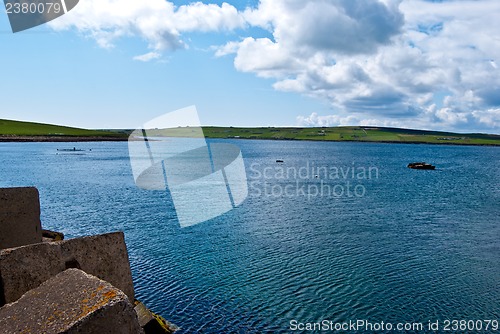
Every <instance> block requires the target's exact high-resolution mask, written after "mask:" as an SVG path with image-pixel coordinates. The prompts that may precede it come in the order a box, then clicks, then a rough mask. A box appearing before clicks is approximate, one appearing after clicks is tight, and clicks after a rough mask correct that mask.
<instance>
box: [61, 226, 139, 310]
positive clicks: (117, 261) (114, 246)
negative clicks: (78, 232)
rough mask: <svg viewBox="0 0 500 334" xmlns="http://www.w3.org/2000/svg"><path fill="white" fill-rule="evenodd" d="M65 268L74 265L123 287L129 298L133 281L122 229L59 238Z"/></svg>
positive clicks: (73, 266)
mask: <svg viewBox="0 0 500 334" xmlns="http://www.w3.org/2000/svg"><path fill="white" fill-rule="evenodd" d="M60 245H61V253H62V256H63V261H64V266H65V268H78V269H81V270H83V271H85V272H86V273H88V274H91V275H94V276H97V277H99V278H100V279H103V280H105V281H107V282H109V283H111V284H112V285H113V286H116V287H117V288H118V289H120V290H121V291H123V292H124V293H125V294H126V295H127V296H128V298H129V299H130V300H131V301H133V300H134V299H135V296H134V284H133V282H132V272H131V270H130V262H129V259H128V251H127V245H126V244H125V236H124V235H123V232H115V233H108V234H101V235H95V236H89V237H82V238H76V239H68V240H65V241H60Z"/></svg>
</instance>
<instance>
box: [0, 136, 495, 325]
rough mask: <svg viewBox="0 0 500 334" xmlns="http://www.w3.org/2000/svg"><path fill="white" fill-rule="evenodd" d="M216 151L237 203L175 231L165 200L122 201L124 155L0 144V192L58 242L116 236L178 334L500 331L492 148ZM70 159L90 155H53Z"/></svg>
mask: <svg viewBox="0 0 500 334" xmlns="http://www.w3.org/2000/svg"><path fill="white" fill-rule="evenodd" d="M225 142H232V143H234V144H236V145H238V146H240V147H241V150H242V152H243V156H244V158H245V164H246V167H247V173H248V178H249V182H250V185H251V189H250V196H249V197H248V198H247V200H246V201H245V202H244V203H243V204H242V205H241V206H240V207H238V208H236V209H234V210H232V211H230V212H228V213H226V214H224V215H223V216H220V217H218V218H215V219H212V220H211V221H208V222H205V223H202V224H199V225H196V226H193V227H190V228H185V229H181V228H180V227H179V226H178V223H177V220H176V216H175V211H174V209H173V205H172V203H171V201H170V197H169V195H168V193H167V192H159V191H157V192H151V191H146V190H141V189H138V188H137V187H136V186H135V184H134V180H133V177H132V174H131V170H130V163H129V160H128V152H127V144H126V143H74V144H73V143H69V144H61V143H0V186H29V185H34V186H37V187H38V188H39V190H40V194H41V198H40V200H41V206H42V223H43V226H44V227H45V228H48V229H54V230H58V231H61V232H63V233H65V234H66V236H67V237H76V236H82V235H89V234H96V233H105V232H111V231H115V230H122V231H124V232H125V235H126V241H127V246H128V249H129V253H130V260H131V265H132V271H133V278H134V283H135V286H136V294H137V297H138V299H140V300H142V301H143V302H145V303H146V304H147V305H148V306H149V307H151V308H152V309H153V310H154V311H156V312H158V313H160V314H162V315H163V316H164V317H165V318H167V319H168V320H170V321H172V322H173V323H175V324H177V325H179V326H180V327H181V328H182V330H183V331H182V332H183V333H193V332H197V331H199V332H200V331H202V332H204V333H265V332H269V333H277V332H289V327H290V321H292V320H294V319H295V320H297V321H299V322H317V321H321V320H325V319H326V320H331V321H335V322H344V321H349V320H358V319H366V320H369V321H372V322H381V321H384V322H393V323H398V322H422V323H424V324H426V325H427V323H428V321H429V320H431V321H436V320H441V321H444V320H445V319H458V320H462V319H465V320H469V319H472V320H477V319H499V318H500V302H499V301H500V238H499V237H500V219H499V217H500V209H499V208H500V205H499V204H500V190H499V189H500V181H499V180H500V178H499V176H500V164H499V162H500V148H497V147H458V146H436V145H395V144H393V145H390V144H368V143H367V144H360V143H321V142H298V141H297V142H295V141H293V142H289V141H245V140H236V141H225ZM73 146H76V147H77V148H82V149H92V151H86V152H77V153H81V154H76V153H70V154H61V152H59V153H60V154H56V153H57V148H66V147H70V148H72V147H73ZM276 159H283V160H284V163H283V164H277V163H276ZM414 161H427V162H430V163H433V164H435V165H436V166H437V170H435V171H424V170H410V169H408V168H406V164H407V163H409V162H414ZM301 167H303V170H302V171H303V174H302V176H304V177H300V176H296V177H294V175H288V178H287V177H282V175H283V174H279V173H280V172H281V170H280V168H283V169H287V168H288V171H289V172H291V171H293V170H295V171H298V170H299V169H300V168H301ZM317 167H321V168H325V169H326V170H328V171H329V172H331V171H334V170H335V168H336V169H337V171H339V173H340V177H339V178H335V177H334V176H335V175H333V174H332V175H330V174H325V173H323V171H324V170H322V169H320V170H318V169H314V168H317ZM369 167H372V172H373V173H372V174H371V176H370V175H368V174H366V175H364V176H363V175H359V176H362V177H358V175H357V174H356V175H355V176H354V177H353V175H352V174H348V175H347V174H345V177H342V174H341V173H342V171H344V172H345V171H352V168H355V170H356V172H359V171H360V170H362V169H363V168H366V169H368V168H369ZM349 168H351V169H349ZM360 168H361V169H360ZM306 169H307V170H309V172H308V173H307V174H308V175H305V174H306V173H305V170H306ZM318 171H319V172H318ZM264 172H266V174H265V175H264ZM259 173H260V174H261V175H259ZM289 174H290V173H289ZM316 175H317V177H316ZM259 176H260V177H259ZM321 184H323V185H324V186H323V187H324V189H327V188H326V185H328V186H330V190H331V189H332V187H335V186H337V187H336V188H335V190H336V192H335V193H326V194H325V193H323V195H321V194H316V190H318V189H320V186H321ZM287 186H288V188H286V187H287ZM356 186H358V187H357V188H355V187H356ZM308 187H309V188H308ZM349 187H350V188H349ZM348 188H349V189H350V190H349V189H348ZM285 189H287V190H288V191H287V192H285ZM300 189H302V191H300ZM355 189H357V192H352V191H354V190H355ZM327 190H328V189H327ZM341 190H342V191H343V193H342V194H341ZM348 190H349V191H351V192H350V193H348ZM258 191H261V193H260V196H258V195H259V193H258ZM266 191H267V192H268V193H267V195H266V193H265V192H266ZM280 191H283V193H281V194H280V193H279V192H280ZM202 209H203V208H200V210H202ZM484 332H485V331H483V333H484Z"/></svg>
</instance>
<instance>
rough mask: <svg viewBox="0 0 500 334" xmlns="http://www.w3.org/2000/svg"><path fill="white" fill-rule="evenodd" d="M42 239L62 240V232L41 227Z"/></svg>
mask: <svg viewBox="0 0 500 334" xmlns="http://www.w3.org/2000/svg"><path fill="white" fill-rule="evenodd" d="M42 239H43V241H45V242H50V241H61V240H64V233H61V232H55V231H50V230H44V229H42Z"/></svg>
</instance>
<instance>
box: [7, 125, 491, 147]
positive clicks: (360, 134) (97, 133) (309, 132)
mask: <svg viewBox="0 0 500 334" xmlns="http://www.w3.org/2000/svg"><path fill="white" fill-rule="evenodd" d="M193 131H194V130H193V129H190V128H174V129H169V130H168V131H167V133H168V135H169V136H177V137H190V136H193V133H195V132H193ZM131 132H132V130H86V129H79V128H72V127H66V126H59V125H51V124H42V123H31V122H20V121H10V120H2V119H0V139H1V138H14V139H15V138H16V137H33V140H34V141H36V138H37V137H45V139H47V138H49V139H50V138H54V139H56V138H59V139H60V138H71V137H80V138H108V139H117V140H126V139H127V137H128V135H129V134H130V133H131ZM203 132H204V135H205V137H207V138H240V139H275V140H319V141H358V142H389V143H429V144H455V145H497V146H500V135H492V134H480V133H467V134H459V133H453V132H440V131H424V130H410V129H399V128H386V127H373V126H340V127H321V128H319V127H316V128H292V127H287V128H281V127H261V128H235V127H213V126H209V127H203ZM148 133H149V134H150V136H151V135H152V136H156V135H158V136H161V135H162V133H165V132H164V131H162V130H161V129H159V130H149V131H148Z"/></svg>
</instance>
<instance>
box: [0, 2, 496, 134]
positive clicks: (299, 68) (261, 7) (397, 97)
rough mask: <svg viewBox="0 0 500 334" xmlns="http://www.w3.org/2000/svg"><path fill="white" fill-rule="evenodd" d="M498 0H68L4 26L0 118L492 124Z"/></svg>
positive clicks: (0, 30) (2, 20)
mask: <svg viewBox="0 0 500 334" xmlns="http://www.w3.org/2000/svg"><path fill="white" fill-rule="evenodd" d="M499 13H500V2H498V1H496V0H491V1H490V0H483V1H467V0H461V1H458V0H457V1H442V2H434V1H423V0H402V1H401V0H362V1H361V0H311V1H306V2H304V1H298V0H261V1H246V0H243V1H229V2H228V3H223V2H222V1H210V2H208V1H205V2H198V3H194V2H191V1H173V2H172V1H165V0H144V1H140V2H138V1H135V0H80V3H79V4H78V5H77V6H76V7H75V8H74V9H73V10H72V11H71V12H69V13H68V14H66V15H65V16H63V17H60V18H58V19H56V20H54V21H52V22H50V23H49V24H46V25H43V26H40V27H37V28H33V29H30V30H28V31H25V32H20V33H16V34H12V33H11V32H10V26H9V22H8V18H7V16H6V14H5V13H0V44H1V45H2V52H1V53H0V61H1V62H2V64H3V67H2V69H3V70H2V79H3V80H2V82H1V84H0V85H1V86H0V97H1V99H2V107H1V109H0V118H7V119H18V120H29V121H37V122H47V123H56V124H63V125H71V126H78V127H85V128H134V127H136V126H138V125H140V124H142V123H144V122H146V121H148V120H150V119H152V118H154V117H156V116H159V115H161V114H164V113H167V112H170V111H174V110H177V109H180V108H183V107H186V106H190V105H196V107H197V109H198V112H199V114H200V117H201V121H202V123H203V124H204V125H223V126H229V125H232V126H317V125H321V126H323V125H330V126H337V125H358V124H361V125H379V126H400V127H412V128H422V129H436V130H455V131H462V132H463V131H465V132H469V131H470V132H472V131H481V132H489V133H499V128H500V75H499V74H500V73H498V71H499V70H498V67H497V61H500V60H498V59H499V58H500V40H499V39H498V38H497V37H496V36H497V35H498V33H497V32H498V31H500V23H498V22H497V21H498V20H496V17H497V16H498V14H499Z"/></svg>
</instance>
